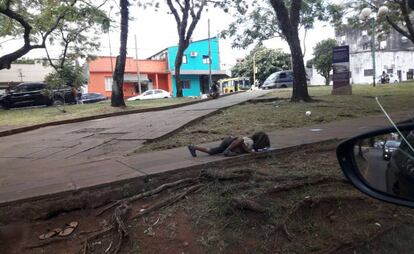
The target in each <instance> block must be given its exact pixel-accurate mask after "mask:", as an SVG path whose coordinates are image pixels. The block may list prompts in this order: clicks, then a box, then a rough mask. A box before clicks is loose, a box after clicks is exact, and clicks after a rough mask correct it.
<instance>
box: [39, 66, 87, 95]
mask: <svg viewBox="0 0 414 254" xmlns="http://www.w3.org/2000/svg"><path fill="white" fill-rule="evenodd" d="M45 81H46V83H47V84H48V87H49V88H50V89H52V90H60V89H66V88H68V87H72V88H80V87H81V86H83V85H84V84H85V83H86V82H87V79H86V78H85V76H84V74H83V70H82V68H81V67H80V66H77V65H73V64H65V65H64V66H63V68H61V69H59V70H57V71H56V70H55V71H54V72H52V73H50V74H49V75H47V76H46V78H45Z"/></svg>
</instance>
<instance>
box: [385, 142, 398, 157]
mask: <svg viewBox="0 0 414 254" xmlns="http://www.w3.org/2000/svg"><path fill="white" fill-rule="evenodd" d="M400 144H401V141H398V140H387V141H385V143H384V146H383V148H382V158H383V159H384V160H389V159H390V158H391V155H392V154H393V153H394V152H395V151H396V150H397V149H398V147H400Z"/></svg>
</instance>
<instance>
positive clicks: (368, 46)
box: [362, 42, 371, 50]
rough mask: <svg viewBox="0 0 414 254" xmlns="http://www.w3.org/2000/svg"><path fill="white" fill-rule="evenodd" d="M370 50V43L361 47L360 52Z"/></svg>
mask: <svg viewBox="0 0 414 254" xmlns="http://www.w3.org/2000/svg"><path fill="white" fill-rule="evenodd" d="M370 48H371V43H369V42H367V43H364V44H363V45H362V50H368V49H370Z"/></svg>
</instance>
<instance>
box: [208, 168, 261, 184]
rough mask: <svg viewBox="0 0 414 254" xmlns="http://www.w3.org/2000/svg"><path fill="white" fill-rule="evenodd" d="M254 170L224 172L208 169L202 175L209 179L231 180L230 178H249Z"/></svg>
mask: <svg viewBox="0 0 414 254" xmlns="http://www.w3.org/2000/svg"><path fill="white" fill-rule="evenodd" d="M253 173H254V171H253V170H250V169H242V170H236V171H231V172H223V171H218V170H206V171H203V172H202V173H201V176H202V177H205V178H207V179H209V180H218V181H230V180H248V179H250V178H251V176H252V175H253Z"/></svg>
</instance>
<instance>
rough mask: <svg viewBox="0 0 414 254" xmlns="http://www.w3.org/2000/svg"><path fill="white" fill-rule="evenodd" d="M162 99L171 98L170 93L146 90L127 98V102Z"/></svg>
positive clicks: (160, 90)
mask: <svg viewBox="0 0 414 254" xmlns="http://www.w3.org/2000/svg"><path fill="white" fill-rule="evenodd" d="M164 98H165V99H166V98H171V95H170V93H169V92H167V91H164V90H162V89H154V90H148V91H146V92H144V93H142V94H141V95H137V96H134V97H131V98H128V100H127V101H138V100H153V99H164Z"/></svg>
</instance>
